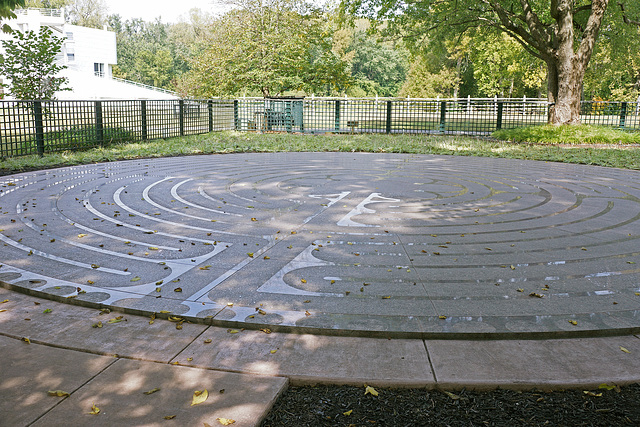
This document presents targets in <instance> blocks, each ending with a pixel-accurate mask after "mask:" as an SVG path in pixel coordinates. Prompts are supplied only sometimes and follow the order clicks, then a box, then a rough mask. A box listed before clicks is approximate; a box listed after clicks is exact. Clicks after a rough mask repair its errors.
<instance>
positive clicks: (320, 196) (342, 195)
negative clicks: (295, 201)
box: [303, 191, 351, 224]
mask: <svg viewBox="0 0 640 427" xmlns="http://www.w3.org/2000/svg"><path fill="white" fill-rule="evenodd" d="M349 194H351V191H343V192H342V193H340V194H309V197H311V198H313V199H327V200H329V203H327V205H326V206H322V209H320V210H319V211H318V212H317V213H315V214H313V215H311V216H310V217H308V218H307V219H305V220H304V221H303V223H304V224H306V223H308V222H309V221H311V220H312V219H313V218H315V217H317V216H318V215H320V214H321V213H322V212H324V211H325V210H327V209H329V208H330V207H331V206H332V205H334V204H336V203H337V202H339V201H340V200H342V199H344V198H345V197H347V196H348V195H349Z"/></svg>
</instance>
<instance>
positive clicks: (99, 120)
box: [96, 101, 104, 146]
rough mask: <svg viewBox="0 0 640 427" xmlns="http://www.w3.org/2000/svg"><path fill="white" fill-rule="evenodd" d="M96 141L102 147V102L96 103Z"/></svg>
mask: <svg viewBox="0 0 640 427" xmlns="http://www.w3.org/2000/svg"><path fill="white" fill-rule="evenodd" d="M96 140H97V142H98V144H100V146H104V128H103V126H102V101H96Z"/></svg>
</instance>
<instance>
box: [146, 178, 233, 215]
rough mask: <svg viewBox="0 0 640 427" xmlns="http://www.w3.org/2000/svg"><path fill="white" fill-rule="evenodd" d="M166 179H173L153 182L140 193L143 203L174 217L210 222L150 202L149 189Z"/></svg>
mask: <svg viewBox="0 0 640 427" xmlns="http://www.w3.org/2000/svg"><path fill="white" fill-rule="evenodd" d="M168 179H173V177H167V178H164V179H161V180H160V181H157V182H154V183H153V184H151V185H149V186H148V187H147V188H145V189H144V190H143V191H142V198H143V199H144V201H145V202H147V203H149V204H150V205H151V206H153V207H155V208H158V209H161V210H163V211H165V212H170V213H172V214H174V215H179V216H184V217H186V218H191V219H198V220H201V221H207V222H211V218H203V217H201V216H196V215H189V214H186V213H183V212H179V211H177V210H175V209H169V208H167V207H164V206H162V205H161V204H159V203H156V202H154V201H153V200H151V198H150V197H149V190H151V189H152V188H153V187H155V186H156V185H158V184H160V183H161V182H164V181H166V180H168ZM219 222H221V223H224V221H219Z"/></svg>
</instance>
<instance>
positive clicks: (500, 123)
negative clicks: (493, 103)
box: [496, 101, 504, 130]
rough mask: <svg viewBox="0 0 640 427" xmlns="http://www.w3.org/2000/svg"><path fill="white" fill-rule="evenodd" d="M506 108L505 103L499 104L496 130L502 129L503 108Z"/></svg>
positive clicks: (500, 102)
mask: <svg viewBox="0 0 640 427" xmlns="http://www.w3.org/2000/svg"><path fill="white" fill-rule="evenodd" d="M503 107H504V102H502V101H499V102H498V118H497V120H496V129H497V130H500V129H502V108H503Z"/></svg>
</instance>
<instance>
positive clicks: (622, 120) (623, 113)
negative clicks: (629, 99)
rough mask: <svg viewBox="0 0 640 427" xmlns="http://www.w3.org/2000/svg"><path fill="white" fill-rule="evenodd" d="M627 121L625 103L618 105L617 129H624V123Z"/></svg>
mask: <svg viewBox="0 0 640 427" xmlns="http://www.w3.org/2000/svg"><path fill="white" fill-rule="evenodd" d="M626 121H627V103H626V102H623V103H622V104H620V123H619V124H618V126H619V127H621V128H624V125H625V122H626Z"/></svg>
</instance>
